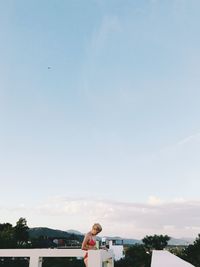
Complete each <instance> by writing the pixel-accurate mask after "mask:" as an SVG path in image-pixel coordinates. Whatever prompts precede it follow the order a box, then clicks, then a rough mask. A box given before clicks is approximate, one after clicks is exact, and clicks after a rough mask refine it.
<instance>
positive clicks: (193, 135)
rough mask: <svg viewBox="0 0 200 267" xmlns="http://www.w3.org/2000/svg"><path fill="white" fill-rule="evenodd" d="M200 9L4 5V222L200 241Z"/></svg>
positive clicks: (123, 3) (0, 18)
mask: <svg viewBox="0 0 200 267" xmlns="http://www.w3.org/2000/svg"><path fill="white" fill-rule="evenodd" d="M199 9H200V2H199V1H198V0H192V1H191V0H162V1H161V0H140V1H138V0H86V1H82V0H73V1H72V0H60V1H57V0H43V1H39V0H34V1H33V0H30V1H26V0H18V1H15V0H7V1H3V0H0V33H1V34H0V183H1V195H0V214H1V216H0V217H1V218H0V223H4V222H10V223H12V224H15V223H16V221H17V220H18V219H19V218H20V217H24V218H26V219H27V224H28V226H29V227H50V228H53V229H60V230H68V229H75V230H78V231H81V232H83V233H86V232H88V231H89V230H90V229H91V226H92V224H93V223H94V222H99V223H101V224H102V227H103V231H102V235H109V236H122V237H130V238H143V237H144V236H145V235H151V234H168V235H170V236H173V237H178V238H181V237H197V235H198V233H200V197H199V188H200V179H199V178H200V164H199V159H200V107H199V99H200V90H199V88H200V73H199V72H200V18H199Z"/></svg>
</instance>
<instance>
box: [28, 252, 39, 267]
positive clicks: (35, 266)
mask: <svg viewBox="0 0 200 267" xmlns="http://www.w3.org/2000/svg"><path fill="white" fill-rule="evenodd" d="M29 267H42V258H40V257H39V256H35V255H34V256H31V257H30V262H29Z"/></svg>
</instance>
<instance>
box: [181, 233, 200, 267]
mask: <svg viewBox="0 0 200 267" xmlns="http://www.w3.org/2000/svg"><path fill="white" fill-rule="evenodd" d="M182 258H183V259H185V260H186V261H188V262H190V263H191V264H193V265H194V266H195V267H200V234H199V235H198V237H197V238H196V240H195V241H194V243H193V244H192V245H189V246H188V247H187V248H186V249H185V251H184V255H183V257H182Z"/></svg>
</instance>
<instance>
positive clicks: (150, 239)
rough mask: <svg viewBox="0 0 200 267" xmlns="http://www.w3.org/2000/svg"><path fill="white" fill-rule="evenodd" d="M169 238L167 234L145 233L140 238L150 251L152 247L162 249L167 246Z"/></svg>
mask: <svg viewBox="0 0 200 267" xmlns="http://www.w3.org/2000/svg"><path fill="white" fill-rule="evenodd" d="M169 240H170V237H169V236H168V235H154V236H148V235H147V236H145V237H144V238H143V239H142V242H143V243H144V246H145V247H146V248H147V249H149V250H150V251H151V250H153V249H156V250H162V249H164V248H165V247H166V246H167V244H168V241H169Z"/></svg>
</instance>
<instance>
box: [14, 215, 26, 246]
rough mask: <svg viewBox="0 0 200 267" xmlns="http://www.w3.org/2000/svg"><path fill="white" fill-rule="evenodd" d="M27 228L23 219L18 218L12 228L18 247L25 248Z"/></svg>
mask: <svg viewBox="0 0 200 267" xmlns="http://www.w3.org/2000/svg"><path fill="white" fill-rule="evenodd" d="M28 229H29V228H28V226H27V222H26V219H25V218H20V219H19V220H18V221H17V223H16V226H15V227H14V233H15V238H16V240H17V245H18V247H22V246H25V245H26V244H27V243H28V240H29V234H28Z"/></svg>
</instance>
